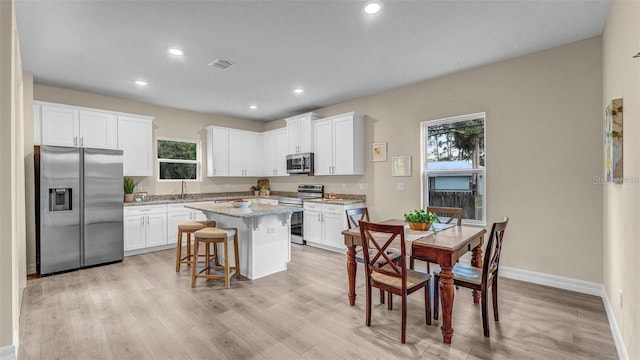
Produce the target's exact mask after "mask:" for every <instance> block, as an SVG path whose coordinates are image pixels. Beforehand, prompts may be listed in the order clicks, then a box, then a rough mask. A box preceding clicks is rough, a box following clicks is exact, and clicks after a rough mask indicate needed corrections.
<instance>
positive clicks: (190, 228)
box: [176, 220, 216, 272]
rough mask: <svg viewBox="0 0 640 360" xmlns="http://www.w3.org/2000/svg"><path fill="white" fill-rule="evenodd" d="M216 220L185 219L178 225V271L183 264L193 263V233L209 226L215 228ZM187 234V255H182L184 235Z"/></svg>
mask: <svg viewBox="0 0 640 360" xmlns="http://www.w3.org/2000/svg"><path fill="white" fill-rule="evenodd" d="M215 226H216V222H215V221H213V220H203V221H185V222H183V223H181V224H179V225H178V242H177V244H176V272H180V265H181V264H188V265H190V264H191V263H192V258H191V257H192V254H191V234H193V233H194V232H196V231H198V230H202V229H204V228H207V227H211V228H214V227H215ZM183 234H187V252H186V255H185V256H182V235H183Z"/></svg>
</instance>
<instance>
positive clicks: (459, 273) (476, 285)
mask: <svg viewBox="0 0 640 360" xmlns="http://www.w3.org/2000/svg"><path fill="white" fill-rule="evenodd" d="M507 223H509V218H504V220H502V221H500V222H495V223H493V226H492V227H491V234H490V235H489V241H488V242H487V249H486V250H485V253H484V262H483V264H482V269H480V268H476V267H473V266H471V265H468V264H462V263H458V264H456V265H455V266H454V267H453V283H454V284H455V285H459V286H462V287H466V288H468V289H473V290H476V291H480V292H481V296H480V299H481V300H480V304H481V306H482V329H483V330H484V336H485V337H489V322H488V319H487V293H488V291H489V287H491V298H492V300H493V319H494V320H495V321H498V269H499V265H500V253H501V252H502V240H503V237H504V231H505V230H506V229H507ZM433 275H434V276H435V286H434V287H433V288H434V292H433V297H434V299H433V318H434V319H436V320H437V319H438V306H439V304H440V300H439V297H438V296H439V289H438V288H439V285H440V269H437V270H434V272H433Z"/></svg>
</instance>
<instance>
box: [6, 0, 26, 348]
mask: <svg viewBox="0 0 640 360" xmlns="http://www.w3.org/2000/svg"><path fill="white" fill-rule="evenodd" d="M22 109H23V83H22V65H21V60H20V47H19V43H18V32H17V27H16V20H15V13H14V7H13V1H0V168H2V171H1V172H0V355H2V357H4V358H7V357H8V358H13V357H14V356H15V350H16V349H17V346H18V344H17V334H18V327H19V315H20V301H21V299H22V289H23V287H24V286H25V285H26V277H25V270H26V261H25V251H26V249H25V216H24V215H25V205H24V204H25V193H24V181H25V177H24V163H23V154H24V151H23V150H24V144H23V116H24V114H23V111H22Z"/></svg>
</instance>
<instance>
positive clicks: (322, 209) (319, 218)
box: [303, 201, 365, 252]
mask: <svg viewBox="0 0 640 360" xmlns="http://www.w3.org/2000/svg"><path fill="white" fill-rule="evenodd" d="M363 206H365V205H364V203H355V204H349V205H334V204H322V203H316V202H308V201H307V202H305V203H304V215H303V216H304V222H303V224H304V240H305V241H306V242H307V245H310V246H315V247H320V248H323V249H327V250H332V251H337V252H344V250H345V246H344V237H343V235H342V231H343V230H345V229H346V228H347V215H346V214H345V210H348V209H353V208H359V207H363Z"/></svg>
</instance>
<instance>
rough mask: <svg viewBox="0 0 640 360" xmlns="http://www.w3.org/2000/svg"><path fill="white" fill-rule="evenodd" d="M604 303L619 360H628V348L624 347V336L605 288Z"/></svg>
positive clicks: (603, 291)
mask: <svg viewBox="0 0 640 360" xmlns="http://www.w3.org/2000/svg"><path fill="white" fill-rule="evenodd" d="M602 301H603V302H604V310H605V311H606V312H607V319H609V327H610V328H611V335H612V336H613V342H614V343H615V344H616V350H617V351H618V359H620V360H627V359H629V354H627V348H626V347H625V346H624V341H623V340H622V334H621V333H620V328H619V327H618V322H617V321H616V317H615V316H614V315H613V307H612V306H611V301H609V295H607V291H606V290H605V289H604V286H603V287H602Z"/></svg>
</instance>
